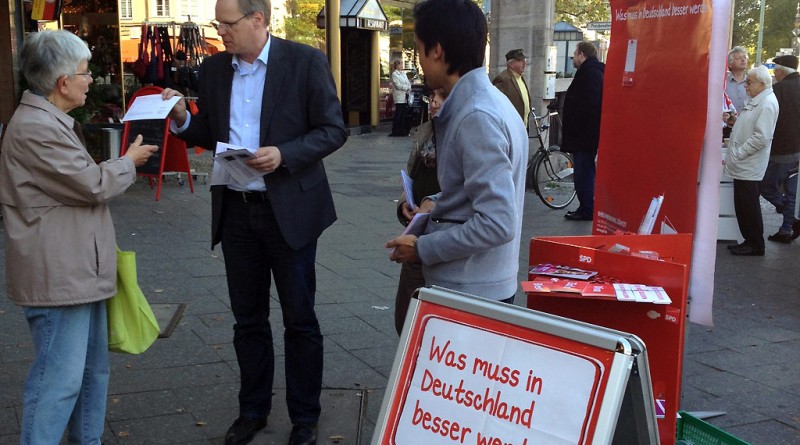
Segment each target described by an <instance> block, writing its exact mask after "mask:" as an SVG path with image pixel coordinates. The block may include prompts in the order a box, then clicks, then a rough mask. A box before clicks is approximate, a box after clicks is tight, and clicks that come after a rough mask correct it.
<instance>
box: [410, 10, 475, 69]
mask: <svg viewBox="0 0 800 445" xmlns="http://www.w3.org/2000/svg"><path fill="white" fill-rule="evenodd" d="M414 22H415V24H414V33H415V34H416V35H417V37H418V38H419V40H420V41H421V42H422V44H423V45H424V46H425V54H428V51H430V49H431V48H433V47H434V46H436V44H437V43H438V44H440V45H441V46H442V49H443V50H444V61H445V63H447V64H448V67H447V74H453V73H454V72H458V74H459V75H460V76H463V75H464V74H466V73H468V72H469V71H471V70H473V69H475V68H478V67H481V66H483V62H484V57H485V54H486V37H487V25H486V17H485V16H484V15H483V11H481V8H479V7H478V5H477V4H475V2H473V1H472V0H425V1H422V2H420V3H417V5H416V6H414Z"/></svg>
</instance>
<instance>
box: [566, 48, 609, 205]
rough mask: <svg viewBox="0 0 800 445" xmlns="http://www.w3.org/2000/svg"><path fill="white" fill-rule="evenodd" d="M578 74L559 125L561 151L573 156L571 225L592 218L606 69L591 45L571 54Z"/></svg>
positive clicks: (570, 86)
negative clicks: (574, 196) (574, 198)
mask: <svg viewBox="0 0 800 445" xmlns="http://www.w3.org/2000/svg"><path fill="white" fill-rule="evenodd" d="M572 64H573V65H574V66H575V68H576V69H577V71H576V72H575V77H574V78H573V79H572V83H571V84H570V85H569V88H567V94H566V95H565V96H564V111H563V113H562V116H563V119H562V122H561V151H565V152H567V153H572V158H573V160H574V162H575V163H574V167H575V171H574V175H573V178H574V181H575V192H577V194H578V202H579V205H578V208H577V209H576V210H574V211H572V212H567V213H566V214H565V215H564V218H566V219H568V220H571V221H591V220H592V218H593V217H594V177H595V171H596V169H595V158H596V157H597V146H598V145H599V144H600V112H601V111H602V109H603V75H604V72H605V67H606V65H605V64H604V63H603V62H600V61H599V60H597V48H596V47H595V46H594V44H593V43H592V42H579V43H578V46H577V47H576V48H575V52H574V53H573V54H572Z"/></svg>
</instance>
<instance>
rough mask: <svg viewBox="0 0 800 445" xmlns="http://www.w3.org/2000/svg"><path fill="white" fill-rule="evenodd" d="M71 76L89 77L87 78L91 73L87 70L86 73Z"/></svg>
mask: <svg viewBox="0 0 800 445" xmlns="http://www.w3.org/2000/svg"><path fill="white" fill-rule="evenodd" d="M73 76H89V77H92V71H91V70H89V71H86V72H85V73H75V74H73Z"/></svg>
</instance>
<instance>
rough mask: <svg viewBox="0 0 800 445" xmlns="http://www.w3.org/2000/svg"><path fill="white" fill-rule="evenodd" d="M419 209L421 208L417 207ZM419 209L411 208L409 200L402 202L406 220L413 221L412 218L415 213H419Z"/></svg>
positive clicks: (401, 209) (402, 210) (401, 208)
mask: <svg viewBox="0 0 800 445" xmlns="http://www.w3.org/2000/svg"><path fill="white" fill-rule="evenodd" d="M417 210H419V208H417ZM417 210H411V206H410V205H408V201H403V203H402V204H400V211H401V212H403V218H405V219H406V221H411V219H413V218H414V215H416V214H417Z"/></svg>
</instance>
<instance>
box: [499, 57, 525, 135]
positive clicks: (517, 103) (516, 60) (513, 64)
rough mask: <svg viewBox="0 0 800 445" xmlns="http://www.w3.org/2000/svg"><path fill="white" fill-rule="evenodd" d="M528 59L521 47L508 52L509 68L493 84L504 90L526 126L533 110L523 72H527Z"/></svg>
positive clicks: (507, 61) (507, 63) (507, 64)
mask: <svg viewBox="0 0 800 445" xmlns="http://www.w3.org/2000/svg"><path fill="white" fill-rule="evenodd" d="M527 61H528V59H527V58H526V57H525V54H524V53H523V52H522V50H521V49H512V50H511V51H509V52H507V53H506V66H507V68H506V69H505V70H504V71H503V72H502V73H500V74H498V75H497V77H495V78H494V80H492V84H493V85H494V86H496V87H497V89H498V90H500V91H502V92H503V94H505V95H506V97H508V100H510V101H511V104H512V105H514V108H516V110H517V113H519V116H520V117H521V118H522V122H524V123H525V127H526V128H527V126H528V115H529V114H530V111H531V95H530V92H529V91H528V84H527V83H525V78H524V77H522V73H524V72H525V65H526V64H527Z"/></svg>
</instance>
